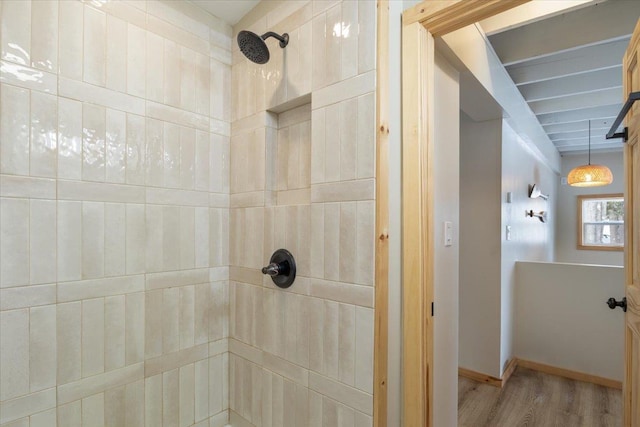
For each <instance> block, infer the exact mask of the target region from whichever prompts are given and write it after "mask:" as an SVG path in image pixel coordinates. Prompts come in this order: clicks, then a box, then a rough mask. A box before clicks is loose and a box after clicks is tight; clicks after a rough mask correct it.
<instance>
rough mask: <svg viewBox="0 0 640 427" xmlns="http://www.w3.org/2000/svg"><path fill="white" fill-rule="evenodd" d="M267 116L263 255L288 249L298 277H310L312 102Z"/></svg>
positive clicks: (307, 98)
mask: <svg viewBox="0 0 640 427" xmlns="http://www.w3.org/2000/svg"><path fill="white" fill-rule="evenodd" d="M304 100H309V97H306V99H304V98H303V101H304ZM299 103H300V102H298V104H299ZM268 114H272V115H273V119H274V120H273V122H272V123H273V124H274V125H275V127H274V128H271V129H269V130H268V131H267V135H266V136H267V146H266V150H267V151H266V154H267V159H266V162H267V164H266V169H267V170H266V175H267V183H266V189H267V191H266V194H265V198H266V200H265V206H266V209H265V225H266V227H265V253H267V254H270V253H272V251H275V250H277V249H279V248H286V249H288V250H289V251H290V252H291V253H292V254H293V255H294V256H295V258H296V262H297V264H298V265H297V268H298V274H300V275H301V276H309V258H310V250H309V247H310V244H309V243H310V241H311V206H310V203H311V103H310V102H306V103H305V104H303V105H299V106H296V107H293V108H290V109H287V110H284V111H282V112H281V113H279V114H276V113H268ZM294 286H295V285H294Z"/></svg>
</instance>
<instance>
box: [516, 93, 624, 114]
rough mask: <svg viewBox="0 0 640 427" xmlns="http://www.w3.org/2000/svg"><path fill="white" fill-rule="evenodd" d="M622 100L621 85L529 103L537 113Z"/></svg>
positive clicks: (607, 103)
mask: <svg viewBox="0 0 640 427" xmlns="http://www.w3.org/2000/svg"><path fill="white" fill-rule="evenodd" d="M621 101H622V86H618V87H614V88H610V89H603V90H599V91H594V92H588V93H579V94H576V95H567V96H563V97H561V98H552V99H545V100H542V101H533V102H530V103H529V107H531V110H532V111H533V112H534V113H535V114H536V115H537V114H548V113H559V112H561V111H569V110H575V109H576V108H589V107H598V106H600V105H610V104H615V103H618V102H621Z"/></svg>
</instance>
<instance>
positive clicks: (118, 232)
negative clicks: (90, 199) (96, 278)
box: [104, 203, 126, 277]
mask: <svg viewBox="0 0 640 427" xmlns="http://www.w3.org/2000/svg"><path fill="white" fill-rule="evenodd" d="M104 230H105V234H104V275H105V276H107V277H109V276H122V275H124V274H125V271H126V252H125V248H126V206H125V205H124V204H122V203H105V205H104Z"/></svg>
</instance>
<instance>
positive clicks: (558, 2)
mask: <svg viewBox="0 0 640 427" xmlns="http://www.w3.org/2000/svg"><path fill="white" fill-rule="evenodd" d="M596 1H604V0H554V1H546V0H533V1H531V2H529V3H525V4H523V5H520V6H518V7H514V8H513V9H509V10H507V11H506V12H502V13H500V14H498V15H494V16H492V17H491V18H487V19H483V20H482V21H480V26H481V27H482V29H483V30H484V32H485V34H487V35H488V36H492V35H494V34H498V33H501V32H503V31H507V30H511V29H513V28H517V27H521V26H523V25H527V24H531V23H532V22H536V21H540V20H542V19H549V18H551V17H553V16H556V15H559V14H561V13H566V12H569V11H571V10H576V9H579V8H582V7H586V6H589V5H590V4H592V3H595V2H596Z"/></svg>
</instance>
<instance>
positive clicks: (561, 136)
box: [549, 128, 609, 144]
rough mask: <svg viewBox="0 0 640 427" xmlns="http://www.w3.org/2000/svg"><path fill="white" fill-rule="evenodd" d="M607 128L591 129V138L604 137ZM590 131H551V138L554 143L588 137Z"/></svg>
mask: <svg viewBox="0 0 640 427" xmlns="http://www.w3.org/2000/svg"><path fill="white" fill-rule="evenodd" d="M608 130H609V129H607V128H601V129H591V138H604V137H605V135H606V134H607V131H608ZM588 138H589V131H588V130H586V129H585V130H580V131H575V132H558V133H550V134H549V139H551V142H553V143H554V144H555V143H556V142H558V141H571V140H575V139H588Z"/></svg>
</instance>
